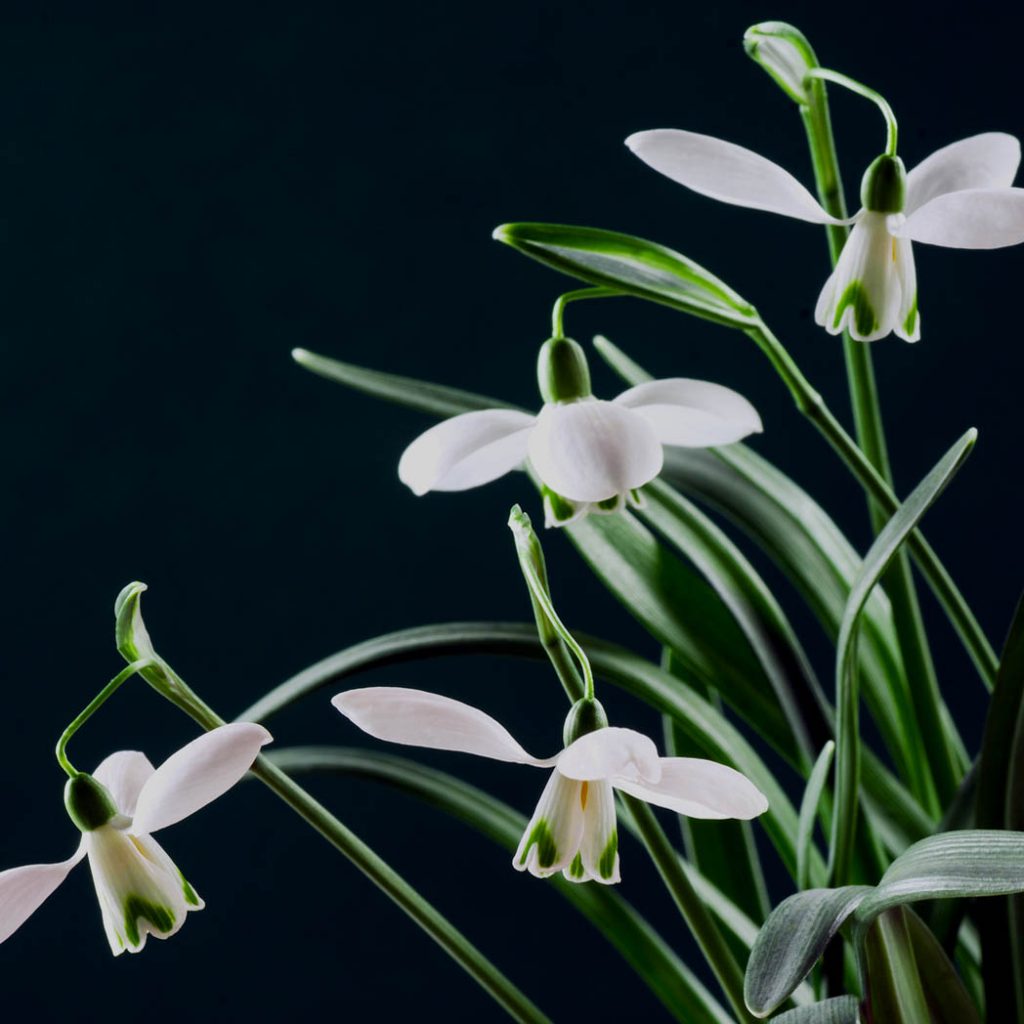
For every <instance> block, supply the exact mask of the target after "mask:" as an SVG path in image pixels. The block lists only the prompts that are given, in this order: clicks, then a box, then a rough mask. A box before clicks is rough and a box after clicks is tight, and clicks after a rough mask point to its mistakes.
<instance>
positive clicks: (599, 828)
mask: <svg viewBox="0 0 1024 1024" xmlns="http://www.w3.org/2000/svg"><path fill="white" fill-rule="evenodd" d="M581 786H582V791H581V793H580V800H581V802H582V804H583V839H582V840H581V841H580V850H579V853H578V854H577V855H576V857H575V859H574V860H573V862H572V863H571V864H570V865H569V866H568V867H567V868H566V869H565V871H564V872H563V873H564V874H565V877H566V878H568V879H569V881H570V882H587V881H593V882H600V883H601V884H602V885H615V884H617V883H618V882H620V881H621V878H620V876H619V834H618V829H617V827H616V822H615V794H614V792H613V791H612V784H611V783H610V782H607V781H605V780H601V781H598V782H583V783H581Z"/></svg>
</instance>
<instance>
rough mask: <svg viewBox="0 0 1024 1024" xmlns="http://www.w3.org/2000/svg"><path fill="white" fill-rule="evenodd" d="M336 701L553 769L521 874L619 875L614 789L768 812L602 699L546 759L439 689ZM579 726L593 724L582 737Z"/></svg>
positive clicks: (740, 785) (381, 728) (470, 748)
mask: <svg viewBox="0 0 1024 1024" xmlns="http://www.w3.org/2000/svg"><path fill="white" fill-rule="evenodd" d="M331 703H332V704H333V705H334V706H335V707H336V708H337V709H338V710H339V711H340V712H341V713H342V714H343V715H345V716H346V718H348V719H350V720H351V721H352V722H354V723H355V724H356V725H357V726H358V727H359V728H360V729H362V730H363V731H364V732H366V733H369V734H370V735H371V736H375V737H377V739H381V740H387V741H389V742H391V743H403V744H407V745H410V746H416V747H430V748H432V749H434V750H455V751H462V752H464V753H467V754H477V755H478V756H480V757H490V758H493V759H494V760H497V761H511V762H514V763H516V764H529V765H534V766H535V767H538V768H552V769H553V770H552V772H551V776H550V778H549V779H548V782H547V785H546V786H545V787H544V791H543V792H542V793H541V796H540V800H539V801H538V803H537V808H536V810H535V811H534V812H533V817H532V818H531V819H530V823H529V824H528V825H527V826H526V831H525V832H524V833H523V838H522V840H521V842H520V843H519V848H518V849H517V850H516V853H515V857H514V858H513V860H512V864H513V866H514V867H515V868H516V870H517V871H529V872H530V874H532V875H536V876H537V877H538V878H546V877H547V876H548V875H552V874H554V873H555V872H556V871H561V872H562V873H563V874H564V875H565V877H566V878H568V879H569V880H570V881H573V882H585V881H588V880H591V881H595V882H601V883H603V884H605V885H612V884H614V883H616V882H618V881H619V852H618V831H617V828H616V819H615V797H614V793H613V790H615V789H619V790H621V791H622V792H623V793H629V794H630V795H632V796H635V797H639V798H640V799H641V800H646V801H647V802H648V803H651V804H656V805H657V806H659V807H667V808H669V809H670V810H674V811H677V812H678V813H679V814H686V815H689V816H690V817H693V818H743V819H749V818H755V817H757V816H758V815H759V814H763V813H764V812H765V811H766V810H767V809H768V801H767V800H766V799H765V797H764V795H763V794H762V793H761V792H760V790H758V789H757V788H756V787H755V786H754V784H753V783H752V782H750V781H749V780H748V779H747V778H746V777H745V776H744V775H741V774H740V773H739V772H738V771H735V770H734V769H732V768H729V767H728V766H726V765H723V764H718V763H716V762H715V761H706V760H703V759H701V758H694V757H659V756H658V750H657V747H655V745H654V742H653V741H652V740H651V739H649V738H648V737H647V736H644V735H643V734H642V733H639V732H635V731H634V730H632V729H620V728H615V727H609V726H607V725H606V724H605V723H606V721H607V719H606V718H605V716H604V712H603V710H602V709H601V706H600V704H599V703H598V702H597V701H594V700H590V701H587V700H584V701H580V702H578V703H577V704H576V705H575V706H574V708H573V710H572V712H570V715H569V719H568V720H567V722H566V741H567V745H566V747H565V749H564V750H562V751H561V752H559V753H558V754H555V756H554V757H549V758H543V759H542V758H536V757H533V756H532V755H530V754H528V753H527V752H526V751H525V750H524V749H523V748H522V747H521V746H520V745H519V743H517V742H516V740H515V739H513V737H512V736H511V734H510V733H509V732H508V731H507V730H506V729H505V727H504V726H503V725H501V724H500V723H499V722H497V721H495V719H493V718H491V717H490V715H487V714H485V713H484V712H483V711H480V710H478V709H477V708H474V707H470V706H469V705H468V704H463V703H461V702H460V701H457V700H452V699H451V698H449V697H442V696H440V695H439V694H436V693H427V692H424V691H423V690H409V689H404V688H402V687H390V686H372V687H367V688H365V689H357V690H347V691H345V692H344V693H339V694H338V695H337V696H336V697H334V699H333V700H332V702H331ZM581 729H582V730H588V731H583V732H582V735H579V733H580V731H581Z"/></svg>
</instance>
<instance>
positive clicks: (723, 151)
mask: <svg viewBox="0 0 1024 1024" xmlns="http://www.w3.org/2000/svg"><path fill="white" fill-rule="evenodd" d="M626 145H627V146H629V148H630V149H631V150H632V151H633V152H634V153H635V154H636V155H637V156H638V157H640V159H641V160H643V162H644V163H645V164H647V165H648V166H649V167H653V168H654V169H655V170H656V171H660V172H661V173H662V174H664V175H665V176H666V177H669V178H671V179H672V180H673V181H677V182H679V184H680V185H685V186H686V187H687V188H692V189H693V190H694V192H700V193H701V194H702V195H705V196H710V197H711V198H712V199H718V200H721V201H722V202H723V203H733V204H734V205H736V206H748V207H750V208H751V209H754V210H767V211H769V212H770V213H781V214H783V216H786V217H796V218H797V220H806V221H810V222H811V223H812V224H843V223H845V222H844V221H840V220H836V219H835V218H834V217H830V216H829V215H828V214H827V213H826V212H825V211H824V210H823V209H822V208H821V206H820V205H819V203H818V201H817V200H816V199H815V198H814V196H812V195H811V193H810V192H808V191H807V189H806V188H804V186H803V185H801V184H800V182H799V181H797V180H796V178H794V177H793V175H792V174H790V173H789V171H786V170H783V169H782V168H781V167H780V166H779V165H778V164H776V163H772V161H771V160H768V159H766V158H765V157H763V156H759V155H758V154H757V153H753V152H751V151H750V150H749V149H744V148H743V147H742V146H737V145H735V144H733V143H732V142H725V141H724V140H722V139H716V138H713V137H712V136H710V135H698V134H697V133H696V132H684V131H677V130H675V129H669V128H661V129H657V130H655V131H649V132H637V133H636V134H635V135H630V137H629V138H628V139H626Z"/></svg>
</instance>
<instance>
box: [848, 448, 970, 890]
mask: <svg viewBox="0 0 1024 1024" xmlns="http://www.w3.org/2000/svg"><path fill="white" fill-rule="evenodd" d="M977 436H978V432H977V431H976V430H973V429H972V430H968V431H967V433H965V434H964V435H963V437H961V438H960V440H959V441H957V442H956V444H954V445H953V447H952V448H950V450H949V451H948V452H947V453H946V454H945V455H944V456H943V457H942V458H941V459H940V460H939V462H938V463H936V465H935V467H934V469H932V470H931V472H929V473H928V475H927V476H926V477H925V478H924V480H922V481H921V483H920V484H918V485H917V487H915V488H914V490H913V491H912V492H911V494H910V495H909V496H908V497H907V499H906V501H904V502H903V504H902V505H901V506H900V507H899V509H898V510H897V511H896V513H895V514H894V515H893V517H892V518H891V519H890V520H889V522H888V523H887V524H886V526H885V528H884V529H883V530H882V532H881V533H879V535H878V537H877V538H876V539H875V542H874V543H873V544H872V545H871V549H870V550H869V551H868V553H867V555H866V556H865V557H864V564H863V565H862V566H861V570H860V572H859V574H858V575H857V578H856V579H855V580H854V583H853V586H852V587H851V589H850V597H849V600H848V601H847V603H846V612H845V614H844V615H843V622H842V625H841V626H840V629H839V642H838V645H837V649H836V795H835V811H834V813H833V816H832V843H831V852H830V857H829V867H830V869H831V876H832V877H833V878H834V879H835V880H837V881H838V882H840V883H844V882H846V881H847V880H848V879H849V877H850V868H851V861H852V854H853V840H854V835H855V831H856V819H857V809H858V802H857V798H858V789H859V779H860V735H859V726H858V717H859V709H860V687H859V678H858V674H857V660H856V657H855V653H854V651H855V642H856V637H857V629H858V626H859V623H860V616H861V613H862V612H863V610H864V606H865V605H866V604H867V601H868V598H869V597H870V595H871V591H872V590H873V589H874V587H875V585H876V584H877V583H878V581H879V580H880V579H881V577H882V576H883V575H884V573H885V571H886V569H888V568H889V566H890V565H891V564H892V561H893V559H894V558H895V557H896V554H897V552H898V551H899V550H900V547H901V546H902V545H903V543H904V542H905V541H906V539H907V538H908V537H909V536H910V534H911V533H912V532H913V531H914V530H915V529H916V528H917V525H918V523H919V522H920V521H921V518H922V517H923V516H924V514H925V512H927V511H928V509H929V508H931V506H932V505H933V504H934V502H935V501H936V499H937V498H938V497H939V495H940V494H941V493H942V492H943V490H944V489H945V488H946V485H947V484H948V483H949V481H950V480H951V479H952V478H953V477H954V476H955V475H956V473H957V471H958V470H959V469H960V467H961V466H962V465H963V463H964V461H965V459H966V458H967V456H968V455H969V454H970V451H971V449H972V448H973V447H974V442H975V440H976V439H977Z"/></svg>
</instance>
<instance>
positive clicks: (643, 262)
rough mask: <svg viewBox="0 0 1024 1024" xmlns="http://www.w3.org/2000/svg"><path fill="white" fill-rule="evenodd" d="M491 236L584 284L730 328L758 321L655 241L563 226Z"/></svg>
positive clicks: (505, 228)
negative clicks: (643, 300) (680, 311)
mask: <svg viewBox="0 0 1024 1024" xmlns="http://www.w3.org/2000/svg"><path fill="white" fill-rule="evenodd" d="M494 237H495V238H496V239H497V240H498V241H499V242H504V243H505V244H506V245H510V246H512V248H514V249H518V250H519V252H521V253H524V254H525V255H527V256H531V257H532V258H533V259H535V260H539V261H540V262H541V263H544V264H546V265H547V266H549V267H553V268H554V269H555V270H560V271H561V272H562V273H563V274H568V275H569V276H570V277H576V278H579V280H581V281H586V282H587V283H588V284H592V285H598V286H599V287H605V288H613V289H614V290H616V291H619V292H622V293H623V294H624V295H632V296H634V297H635V298H640V299H648V300H650V301H652V302H658V303H661V304H662V305H665V306H671V307H672V308H673V309H679V310H682V311H683V312H685V313H692V314H694V315H695V316H699V317H704V318H705V319H707V320H713V321H715V322H716V323H722V324H728V325H730V326H733V327H746V326H749V325H750V324H752V323H755V322H757V313H756V311H755V310H754V308H753V306H751V305H750V303H748V302H747V301H746V300H745V299H744V298H742V297H741V296H739V295H737V294H736V292H734V291H733V290H732V289H731V288H730V287H729V286H728V285H727V284H725V283H724V282H722V281H720V280H719V279H718V278H717V277H715V276H714V275H713V274H710V273H708V271H706V270H705V269H704V268H703V267H701V266H699V265H698V264H696V263H694V262H693V261H692V260H689V259H687V258H686V257H685V256H683V255H681V254H680V253H678V252H675V251H674V250H672V249H669V248H667V247H666V246H664V245H659V244H658V243H657V242H648V241H645V240H644V239H642V238H635V237H634V236H633V235H623V234H619V233H618V232H616V231H603V230H601V229H599V228H582V227H572V226H570V225H565V224H502V225H501V226H500V227H498V228H495V229H494Z"/></svg>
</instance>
